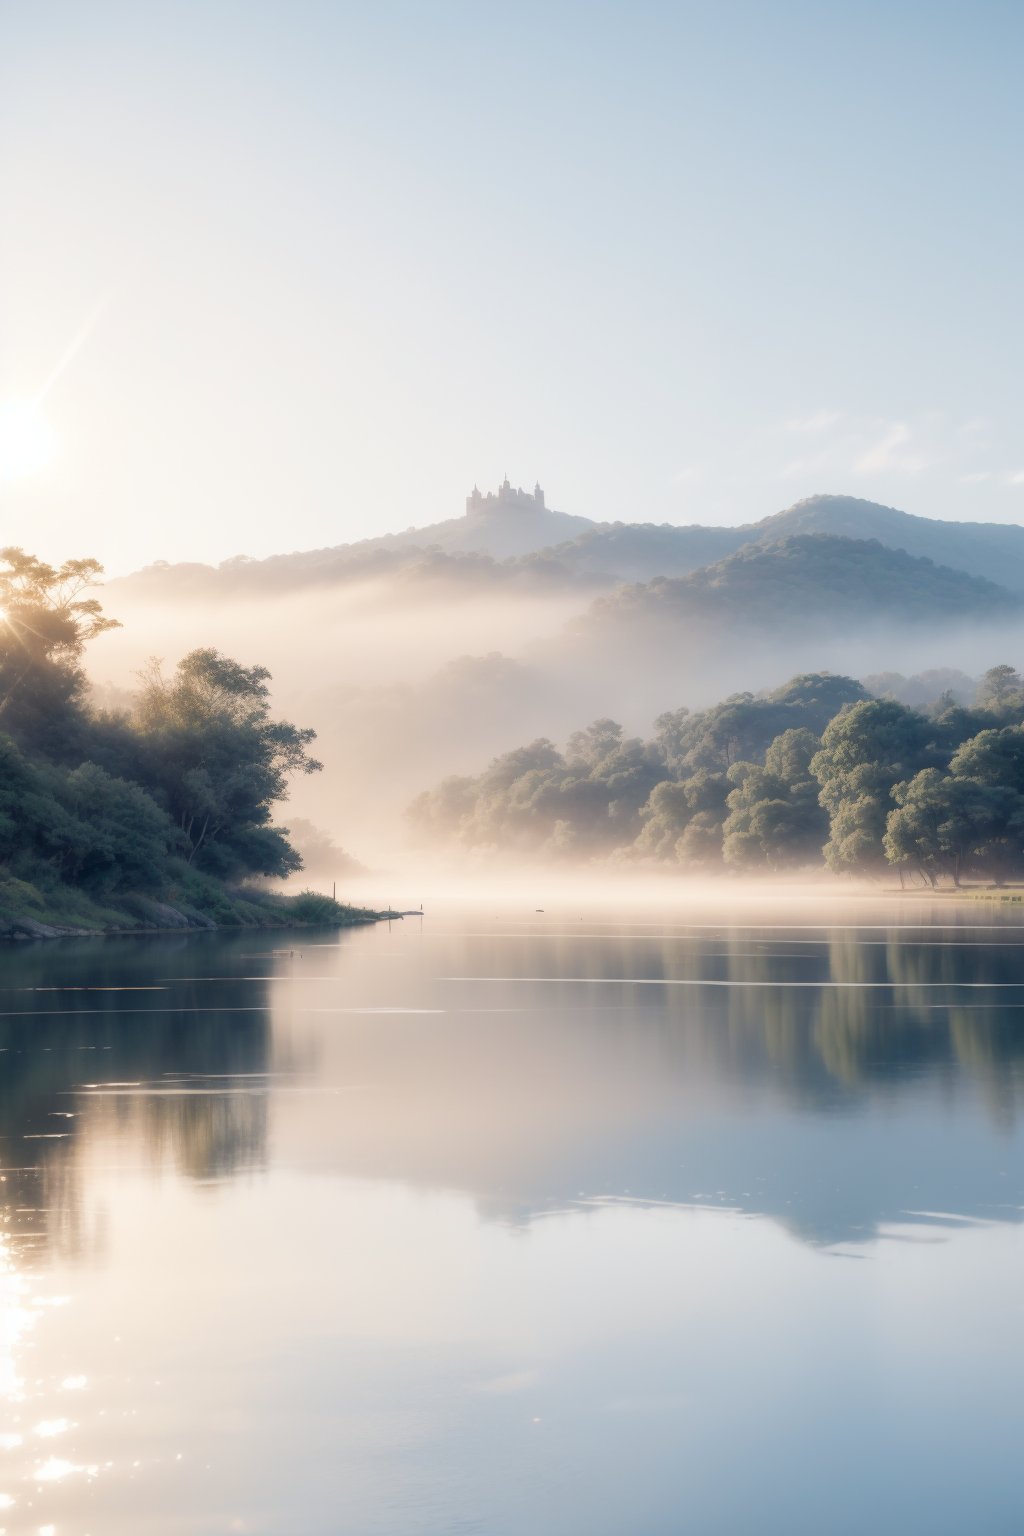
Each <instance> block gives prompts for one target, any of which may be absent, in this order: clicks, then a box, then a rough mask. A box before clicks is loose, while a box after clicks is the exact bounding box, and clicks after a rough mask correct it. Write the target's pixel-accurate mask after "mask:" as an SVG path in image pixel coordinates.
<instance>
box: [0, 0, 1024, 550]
mask: <svg viewBox="0 0 1024 1536" xmlns="http://www.w3.org/2000/svg"><path fill="white" fill-rule="evenodd" d="M1022 45H1024V7H1022V6H1020V5H1018V4H1001V3H991V0H988V3H985V0H983V3H975V4H970V5H968V4H943V3H941V0H930V3H902V4H900V3H889V4H874V3H864V0H861V3H856V4H854V3H847V0H832V3H826V0H821V3H817V4H802V3H778V4H771V3H767V0H762V3H755V4H748V3H735V4H730V3H714V4H712V3H703V4H686V3H681V4H674V5H669V4H654V3H646V4H645V3H640V4H637V3H631V4H625V3H616V4H604V3H589V4H575V3H558V0H554V3H546V4H542V5H541V4H531V3H527V4H519V5H510V4H497V3H490V4H489V3H476V4H455V3H445V0H437V3H431V4H426V3H424V4H389V3H387V0H384V3H381V0H374V3H372V4H371V3H369V0H367V3H364V4H358V5H356V4H348V3H333V4H327V3H309V0H287V3H286V0H276V3H261V0H245V3H240V4H233V3H227V0H204V3H191V0H174V3H168V4H161V3H160V0H147V3H146V4H142V5H140V4H138V3H125V4H117V3H111V0H88V3H81V0H74V3H70V4H60V3H52V0H35V3H34V4H32V5H30V6H27V5H24V4H22V3H20V0H0V409H3V408H4V407H5V406H6V407H7V408H8V409H9V408H10V406H11V405H12V403H13V404H15V405H17V404H18V403H19V402H24V401H26V400H31V399H32V398H33V397H34V396H35V395H36V394H37V392H38V391H39V390H40V389H41V388H42V387H43V385H44V383H45V381H46V379H47V377H48V375H50V373H51V372H52V370H53V369H54V367H55V365H56V364H57V362H58V360H59V359H60V358H61V356H62V354H64V353H65V351H66V349H67V348H68V347H69V346H70V345H72V344H73V342H74V341H75V338H77V337H79V335H80V333H81V332H82V331H83V328H84V329H85V330H86V331H87V333H88V334H87V335H86V337H85V339H84V341H82V344H81V346H80V347H78V349H77V351H76V352H75V353H74V356H73V357H72V358H71V360H70V361H69V362H68V364H67V366H66V368H65V369H64V371H63V372H62V373H61V375H60V377H59V378H58V379H57V380H56V382H55V383H53V385H52V387H51V388H50V389H49V391H48V392H47V394H46V395H45V398H44V400H43V401H42V403H41V405H40V407H39V409H40V411H41V413H42V414H43V415H44V416H45V419H46V422H47V424H48V426H49V428H50V429H51V430H52V432H53V435H54V439H55V441H56V444H57V447H58V449H59V451H58V453H57V456H56V457H55V458H54V459H53V461H52V463H50V464H49V465H48V466H47V467H45V468H44V469H42V470H40V471H39V472H37V473H35V474H29V475H25V476H24V477H23V478H20V479H16V480H8V482H7V483H5V484H4V485H2V486H0V498H2V523H3V528H2V533H3V539H4V540H5V541H7V540H11V541H17V542H20V543H24V544H26V545H27V546H29V547H30V548H36V549H38V550H40V552H42V553H45V554H47V555H50V556H57V555H60V554H64V553H74V554H80V553H88V552H93V551H96V552H98V553H100V554H101V555H102V557H103V558H105V559H106V561H107V564H108V566H109V567H110V568H111V569H113V570H118V569H126V568H130V567H133V566H136V565H138V564H140V563H143V562H144V561H146V560H149V559H154V558H159V557H166V558H170V559H184V558H197V559H207V560H216V559H221V558H223V557H225V556H228V555H231V554H234V553H237V552H246V553H250V554H254V555H261V554H267V553H270V552H273V551H275V550H279V549H293V548H308V547H313V546H316V545H321V544H332V543H339V542H343V541H346V540H349V539H353V538H359V537H364V536H366V535H370V534H374V533H378V532H384V531H386V530H388V529H395V528H402V527H405V526H407V525H408V524H410V523H413V522H416V523H421V522H428V521H432V520H437V519H439V518H442V517H446V516H450V515H452V514H454V513H457V512H458V511H459V510H461V503H462V498H463V496H464V495H465V492H466V490H467V489H468V488H469V486H470V485H471V484H472V483H473V481H474V480H477V481H479V482H480V484H481V485H482V486H487V485H489V484H491V483H495V482H496V481H497V480H498V479H499V478H500V477H501V475H502V474H503V473H504V472H505V471H506V470H507V472H508V474H509V475H510V477H511V478H512V480H513V481H514V482H521V483H523V484H529V485H531V486H532V484H533V481H534V479H535V478H536V477H537V476H539V477H540V479H541V480H542V482H543V484H544V485H545V488H546V489H547V492H548V500H549V504H553V505H555V506H558V507H562V508H564V509H565V510H568V511H573V512H582V513H585V514H587V515H589V516H592V517H597V518H616V517H621V518H625V519H653V520H655V521H670V522H690V521H707V522H739V521H744V520H746V519H749V518H753V517H759V516H763V515H765V514H767V513H769V512H772V511H775V510H777V509H778V508H780V507H782V506H785V505H788V504H789V503H790V502H792V501H794V500H796V499H798V498H799V497H801V496H806V495H809V494H811V493H813V492H815V491H845V492H850V493H852V494H855V495H862V496H868V497H871V498H873V499H876V500H884V501H888V502H890V503H893V504H895V505H898V506H902V507H905V508H907V509H908V510H910V511H913V512H920V513H925V514H929V515H936V516H942V517H960V518H990V519H996V520H1000V521H1007V520H1008V521H1018V520H1020V521H1024V441H1022V439H1021V432H1020V422H1021V407H1022V404H1024V400H1022V396H1024V386H1022V383H1021V368H1020V355H1021V329H1022V319H1021V304H1020V298H1019V288H1020V283H1021V277H1020V273H1021V266H1022V254H1024V253H1022V249H1021V245H1022V240H1021V234H1022V227H1024V211H1022V199H1021V196H1020V164H1021V155H1022V148H1024V145H1022V135H1021V120H1022V112H1024V108H1022V106H1021V98H1022V92H1021V60H1022V57H1024V49H1022Z"/></svg>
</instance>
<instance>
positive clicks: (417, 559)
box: [111, 480, 1024, 595]
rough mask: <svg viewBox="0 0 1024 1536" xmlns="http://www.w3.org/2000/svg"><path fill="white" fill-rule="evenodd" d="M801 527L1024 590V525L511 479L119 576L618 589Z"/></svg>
mask: <svg viewBox="0 0 1024 1536" xmlns="http://www.w3.org/2000/svg"><path fill="white" fill-rule="evenodd" d="M801 534H826V535H829V536H831V537H833V538H844V539H856V540H871V539H874V540H877V541H878V542H879V543H880V544H882V545H884V546H885V547H886V548H888V549H893V550H902V551H905V552H906V553H907V554H909V555H914V556H918V557H920V558H923V559H927V560H931V561H933V562H934V563H935V564H936V565H938V566H946V567H948V568H950V569H952V570H956V571H962V572H965V573H966V574H967V575H969V576H976V577H983V578H986V579H987V580H989V581H992V582H995V583H996V584H997V585H998V586H1001V587H1003V588H1007V589H1009V590H1010V591H1013V592H1016V593H1018V594H1022V595H1024V527H1020V526H1019V525H1017V524H1000V523H951V522H944V521H942V520H940V519H937V518H928V517H918V516H914V515H912V514H910V513H908V512H902V511H900V510H899V509H898V508H895V507H886V506H881V505H879V504H878V503H875V502H871V501H864V500H861V499H859V498H857V497H853V496H833V495H817V496H810V497H807V498H806V499H805V500H803V501H798V502H796V503H795V504H794V505H793V506H791V507H788V508H786V509H784V510H783V511H781V512H776V513H774V514H772V515H771V516H769V517H766V518H763V519H762V520H761V521H759V522H756V523H747V524H743V525H741V526H737V527H708V526H704V525H701V524H691V525H688V526H679V525H675V524H670V523H661V524H655V523H631V522H616V523H595V522H593V521H592V520H591V519H589V518H586V517H582V516H578V515H576V514H572V513H567V512H559V511H557V510H555V509H553V508H550V507H548V506H546V504H545V501H544V493H543V492H542V491H541V489H540V486H537V487H536V488H535V490H534V492H533V493H529V492H525V491H522V490H517V489H513V487H512V486H511V485H510V484H509V482H508V481H507V480H506V481H505V482H504V483H503V484H502V485H501V486H500V487H499V488H498V491H497V492H496V493H495V492H488V493H487V495H482V494H481V493H480V492H479V491H478V490H476V489H475V488H474V491H473V493H472V494H471V495H470V496H469V497H467V499H466V511H465V514H464V515H463V516H462V517H458V518H451V519H449V520H448V521H447V522H442V523H435V524H433V525H431V526H429V527H424V528H415V527H410V528H408V529H406V530H405V532H403V533H396V534H385V535H382V536H381V537H379V538H375V539H364V540H361V541H359V542H358V543H355V544H340V545H335V546H332V547H330V548H327V549H318V550H307V551H298V552H295V553H291V554H281V555H274V556H271V557H270V558H268V559H265V560H251V559H248V558H247V557H245V556H238V557H236V558H235V559H232V560H228V561H225V562H223V563H222V564H221V565H220V566H217V567H213V566H208V565H200V564H191V563H186V564H176V565H167V564H165V563H162V562H158V563H157V564H155V565H152V566H147V567H146V568H145V570H144V571H140V572H136V573H135V574H134V575H133V576H129V577H123V578H120V579H119V581H118V582H116V583H112V584H111V585H112V586H118V587H120V586H123V585H125V584H127V585H128V586H129V587H132V588H138V587H139V586H140V585H142V584H145V585H147V586H148V587H149V588H150V589H151V590H153V591H154V592H156V591H158V590H160V589H166V590H168V591H169V590H170V588H171V587H172V586H173V587H175V588H176V589H178V590H179V591H180V590H183V589H186V588H192V589H193V590H196V591H198V590H199V589H201V588H202V589H206V590H208V591H211V592H212V591H214V590H216V591H219V592H221V593H227V592H228V591H231V590H234V591H237V592H239V593H243V592H245V591H247V590H251V591H254V592H255V591H257V590H260V591H276V592H285V591H288V590H293V589H297V588H302V587H305V586H309V585H316V586H330V585H332V584H334V583H344V582H349V581H352V580H360V579H363V578H365V577H367V576H392V575H395V574H397V573H399V572H407V573H412V574H414V575H416V576H418V577H429V578H439V577H440V578H444V579H450V580H452V581H455V582H461V583H465V582H467V581H469V582H471V583H476V582H485V583H486V582H489V581H494V580H497V581H500V582H502V583H505V582H507V581H509V580H510V579H515V580H521V581H523V582H524V583H525V584H527V585H529V584H530V583H531V582H533V581H534V580H536V581H539V582H542V583H546V584H547V585H552V584H555V585H557V584H559V583H562V584H565V585H569V586H575V585H578V584H580V582H581V581H582V583H583V584H584V585H585V586H589V587H593V586H595V585H604V586H607V587H611V586H615V585H617V584H618V583H620V582H636V581H650V580H652V579H654V578H656V577H660V576H664V577H681V576H687V575H690V574H691V573H692V572H695V571H698V570H701V569H703V568H705V567H708V566H712V565H715V564H716V563H717V562H719V561H721V560H723V559H724V558H725V557H727V556H728V555H731V554H734V553H735V552H736V551H738V550H740V549H743V548H745V547H754V546H765V545H769V544H775V543H778V542H780V541H782V540H785V539H789V538H791V537H793V536H796V535H801ZM499 567H500V569H499Z"/></svg>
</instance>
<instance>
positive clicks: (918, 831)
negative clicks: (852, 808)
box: [885, 768, 1024, 885]
mask: <svg viewBox="0 0 1024 1536" xmlns="http://www.w3.org/2000/svg"><path fill="white" fill-rule="evenodd" d="M892 797H893V799H894V800H895V802H896V809H895V810H893V811H891V812H890V813H889V817H888V821H887V824H886V832H885V852H886V857H887V858H888V859H889V860H890V862H891V863H893V864H897V865H910V866H911V867H913V868H916V869H917V870H918V871H919V873H921V874H922V875H923V876H924V878H925V879H927V880H929V881H930V883H931V884H932V885H935V884H936V882H937V877H938V876H940V875H943V874H946V875H948V876H949V877H950V878H951V879H952V882H953V884H954V885H959V884H960V880H961V877H962V875H964V874H965V873H967V872H969V871H970V870H971V869H972V868H981V869H983V870H985V871H986V872H989V871H991V870H992V869H993V866H996V865H999V864H1001V863H1002V862H1004V861H1005V860H1007V859H1008V858H1010V857H1012V856H1013V855H1014V854H1016V855H1017V857H1018V859H1019V855H1020V846H1021V832H1022V830H1024V804H1022V800H1021V796H1020V794H1019V793H1018V791H1017V790H1016V789H1015V788H1013V787H1011V786H1010V785H1008V784H1002V785H999V784H985V783H982V782H981V781H980V780H978V779H972V778H965V777H957V776H956V775H954V774H944V773H941V772H940V771H939V770H938V769H937V768H925V769H923V770H922V772H920V773H918V774H915V776H914V777H913V779H910V780H909V781H907V782H904V783H900V784H896V785H894V787H893V791H892Z"/></svg>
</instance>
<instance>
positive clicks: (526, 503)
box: [466, 475, 544, 517]
mask: <svg viewBox="0 0 1024 1536" xmlns="http://www.w3.org/2000/svg"><path fill="white" fill-rule="evenodd" d="M543 506H544V492H543V491H542V490H541V488H540V481H539V480H538V482H537V484H536V485H535V486H534V488H533V495H532V496H531V495H530V493H529V491H524V490H523V488H522V486H519V487H517V489H516V490H513V489H512V487H511V485H510V484H509V480H508V476H507V475H506V476H505V478H504V480H503V481H502V482H501V484H500V485H499V486H498V489H497V491H488V492H487V495H486V496H484V495H482V494H481V492H480V490H479V489H478V488H477V487H476V486H475V485H474V487H473V489H472V491H471V493H470V494H469V495H468V496H467V497H466V516H467V517H470V516H472V514H473V513H474V512H536V510H537V508H538V507H541V508H543Z"/></svg>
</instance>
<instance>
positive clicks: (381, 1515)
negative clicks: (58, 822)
mask: <svg viewBox="0 0 1024 1536" xmlns="http://www.w3.org/2000/svg"><path fill="white" fill-rule="evenodd" d="M1022 953H1024V919H1022V918H1021V917H1020V916H1019V915H1018V914H1017V912H1016V911H1015V909H1014V907H1013V906H1008V907H1006V906H999V905H997V904H991V905H990V904H982V903H974V904H969V905H968V906H966V907H965V906H960V905H957V904H954V903H952V902H950V903H942V902H938V903H934V904H931V905H928V904H925V903H923V902H922V903H913V902H907V903H904V904H897V903H895V902H890V903H889V904H888V905H886V904H883V903H879V902H877V901H875V902H871V901H867V900H860V901H846V902H838V901H835V900H833V901H828V900H824V901H823V900H820V899H819V900H818V901H817V902H816V903H815V904H814V905H813V906H808V905H807V904H806V903H805V902H803V901H801V900H793V901H790V902H788V903H787V902H781V901H780V902H777V903H775V904H773V905H772V906H771V907H764V908H762V909H760V910H759V909H757V908H755V907H751V906H747V907H745V908H743V909H742V910H737V909H730V908H726V907H724V906H715V905H714V904H712V903H711V902H710V901H703V902H699V903H694V904H692V905H689V906H675V907H673V906H671V905H668V904H666V903H664V902H662V903H660V904H659V905H657V906H649V907H646V908H645V907H643V906H640V905H634V906H632V907H629V908H622V907H621V906H620V907H619V908H617V909H614V908H609V907H595V906H585V905H583V904H581V903H580V902H579V901H570V900H568V899H563V900H560V901H555V902H549V903H547V910H546V911H544V912H543V913H539V912H535V911H533V910H532V909H531V908H530V907H529V906H528V905H527V904H526V903H525V902H523V901H522V900H516V901H512V902H510V901H508V900H506V901H504V902H502V901H500V900H498V899H497V898H485V897H482V898H479V899H478V900H477V901H476V902H475V903H473V904H472V905H468V906H467V905H465V904H463V905H446V904H444V903H442V904H440V905H438V907H437V909H436V910H435V909H434V904H433V903H429V902H428V903H427V914H426V916H425V917H424V918H423V919H422V920H421V919H418V918H417V919H412V918H409V919H406V920H405V921H404V922H403V923H394V924H392V925H391V926H390V927H389V926H388V925H380V926H378V927H374V928H369V929H366V930H361V931H349V932H345V933H342V934H341V935H340V936H337V935H334V934H322V935H318V934H315V933H307V934H302V935H301V936H299V935H290V936H288V937H286V938H282V939H281V940H280V941H275V940H270V941H269V942H268V940H267V939H266V938H263V937H253V936H251V935H237V936H234V937H230V936H221V935H200V936H193V937H190V938H159V939H152V940H112V941H106V942H103V943H92V942H84V941H83V942H76V941H70V942H68V943H67V944H66V945H62V946H60V947H59V948H55V947H34V948H31V949H28V950H24V949H23V950H18V951H9V952H8V953H7V954H6V956H4V957H3V971H2V976H0V980H2V983H3V988H4V990H3V992H2V994H0V1005H2V1006H0V1012H2V1017H0V1047H2V1056H3V1060H4V1062H5V1069H4V1072H5V1075H4V1090H3V1097H2V1101H0V1103H2V1120H0V1133H2V1135H3V1138H4V1143H3V1149H2V1150H3V1158H2V1161H3V1167H4V1174H3V1177H4V1179H5V1183H4V1184H3V1186H0V1188H2V1189H3V1191H4V1203H5V1227H4V1232H5V1236H4V1239H3V1249H4V1257H5V1263H6V1269H5V1271H4V1275H3V1287H4V1289H3V1306H4V1323H5V1332H4V1337H5V1341H6V1355H5V1369H4V1376H3V1381H4V1390H5V1393H6V1398H7V1409H8V1413H7V1418H8V1425H7V1426H5V1434H6V1438H5V1440H4V1442H3V1443H4V1445H5V1447H6V1449H5V1451H4V1452H3V1456H4V1461H3V1464H2V1465H3V1471H4V1481H3V1483H2V1484H0V1492H2V1493H3V1494H4V1495H5V1497H6V1499H7V1500H8V1501H10V1503H9V1507H8V1508H6V1510H5V1520H6V1523H7V1528H8V1529H9V1530H11V1531H15V1530H16V1531H33V1532H35V1531H37V1530H38V1529H39V1528H40V1527H42V1526H45V1525H48V1524H52V1525H54V1526H55V1527H56V1530H58V1531H59V1532H60V1533H61V1536H65V1533H82V1532H90V1531H91V1532H96V1531H103V1532H110V1533H113V1536H121V1533H124V1536H128V1533H133V1536H134V1533H136V1532H148V1533H154V1536H156V1533H160V1536H163V1533H165V1532H166V1533H171V1532H175V1533H177V1532H181V1531H195V1532H197V1533H198V1532H207V1531H218V1530H224V1531H231V1530H236V1531H237V1530H241V1531H252V1532H266V1533H268V1536H269V1533H272V1532H281V1531H284V1530H287V1531H294V1532H301V1533H321V1532H322V1533H323V1536H328V1533H330V1536H339V1533H343V1536H347V1533H352V1536H363V1533H366V1532H380V1533H384V1532H388V1533H396V1532H400V1533H407V1532H408V1533H424V1536H428V1533H429V1536H435V1533H437V1536H440V1533H442V1532H445V1533H447V1532H450V1531H454V1530H459V1531H480V1532H487V1533H492V1532H497V1533H509V1536H512V1533H515V1536H519V1533H526V1532H531V1533H532V1532H536V1531H544V1532H546V1533H548V1532H549V1533H552V1536H563V1533H564V1536H576V1533H578V1532H580V1531H583V1530H586V1531H587V1532H600V1533H607V1536H620V1533H621V1532H623V1531H626V1530H628V1531H631V1532H636V1533H638V1536H653V1533H658V1536H662V1533H664V1536H668V1533H670V1532H672V1533H674V1532H677V1531H678V1530H679V1529H680V1528H681V1522H682V1523H683V1524H685V1526H686V1528H687V1529H690V1530H693V1531H696V1532H702V1533H703V1532H711V1531H714V1532H718V1531H721V1532H733V1531H742V1530H758V1531H767V1532H772V1533H774V1532H779V1533H780V1536H781V1533H783V1532H787V1533H789V1532H794V1531H796V1532H808V1533H810V1532H817V1531H820V1530H823V1529H828V1530H830V1531H840V1532H866V1531H869V1530H870V1531H872V1532H890V1531H891V1532H894V1533H895V1532H903V1531H906V1530H908V1529H927V1530H928V1531H929V1532H949V1533H953V1532H958V1533H959V1532H962V1531H963V1530H965V1529H979V1530H992V1531H995V1530H1009V1529H1013V1528H1014V1526H1015V1523H1016V1520H1017V1517H1018V1515H1019V1513H1020V1494H1019V1489H1018V1487H1017V1478H1016V1473H1015V1460H1016V1458H1015V1452H1016V1445H1017V1441H1018V1439H1019V1429H1020V1411H1019V1406H1018V1397H1019V1385H1018V1384H1019V1377H1020V1370H1021V1367H1022V1365H1024V1308H1022V1305H1021V1299H1020V1298H1021V1295H1022V1294H1024V1289H1022V1286H1021V1280H1022V1278H1024V1273H1022V1265H1024V1228H1022V1224H1021V1217H1022V1213H1024V1157H1022V1150H1024V1148H1022V1141H1024V1137H1022V1131H1021V1123H1020V1112H1021V1105H1022V1097H1021V1096H1022V1092H1024V1023H1022V1020H1024V1011H1022V1010H1024V977H1022V972H1021V955H1022Z"/></svg>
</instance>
